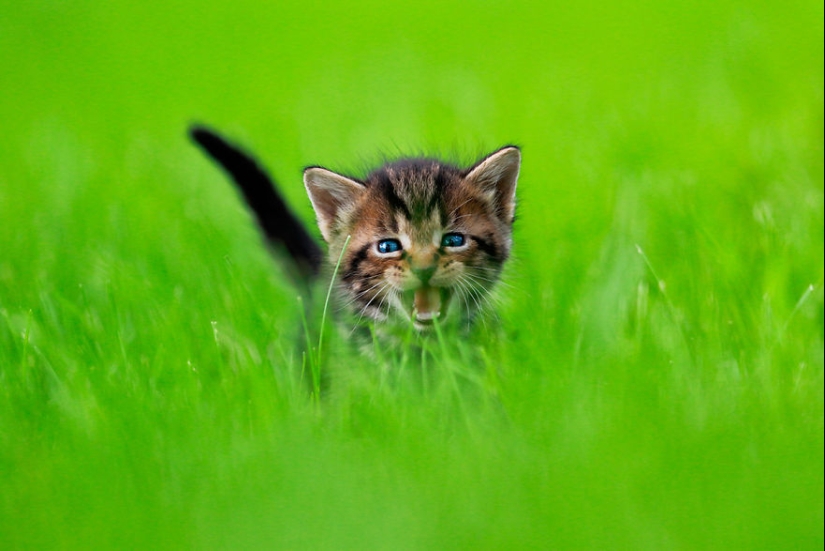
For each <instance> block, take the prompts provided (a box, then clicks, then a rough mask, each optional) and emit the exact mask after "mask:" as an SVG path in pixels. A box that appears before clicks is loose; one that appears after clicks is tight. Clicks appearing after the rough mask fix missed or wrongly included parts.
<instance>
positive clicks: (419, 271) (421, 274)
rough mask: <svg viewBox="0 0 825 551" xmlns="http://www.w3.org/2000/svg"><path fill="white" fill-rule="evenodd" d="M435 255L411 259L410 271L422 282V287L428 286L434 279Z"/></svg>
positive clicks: (429, 254) (418, 255) (424, 254)
mask: <svg viewBox="0 0 825 551" xmlns="http://www.w3.org/2000/svg"><path fill="white" fill-rule="evenodd" d="M436 261H437V258H436V255H435V253H423V254H417V255H414V256H412V258H411V259H410V270H412V273H414V274H415V276H416V277H417V278H418V279H420V280H421V284H422V285H426V284H427V283H428V282H429V281H430V278H431V277H433V274H434V273H435V269H436Z"/></svg>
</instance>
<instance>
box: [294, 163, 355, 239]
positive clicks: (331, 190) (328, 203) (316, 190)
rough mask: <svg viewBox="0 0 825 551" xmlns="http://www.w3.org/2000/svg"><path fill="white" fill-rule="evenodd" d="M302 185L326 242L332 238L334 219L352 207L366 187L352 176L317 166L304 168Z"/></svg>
mask: <svg viewBox="0 0 825 551" xmlns="http://www.w3.org/2000/svg"><path fill="white" fill-rule="evenodd" d="M304 186H306V188H307V193H308V194H309V200H310V201H311V202H312V208H313V209H315V216H316V217H317V218H318V228H320V230H321V235H323V236H324V240H325V241H326V242H327V243H329V242H330V239H331V238H332V229H333V228H334V227H335V221H336V220H337V219H339V218H340V217H341V215H342V214H343V213H345V212H346V211H347V210H348V209H350V208H352V206H353V205H355V202H356V201H357V200H358V198H359V197H361V195H362V194H363V193H364V192H365V191H366V189H367V188H365V187H364V184H362V183H360V182H358V181H356V180H353V179H352V178H347V177H346V176H342V175H341V174H337V173H335V172H332V171H331V170H327V169H325V168H321V167H317V166H313V167H310V168H307V169H306V170H304Z"/></svg>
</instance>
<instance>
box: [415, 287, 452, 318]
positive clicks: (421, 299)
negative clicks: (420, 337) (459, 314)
mask: <svg viewBox="0 0 825 551" xmlns="http://www.w3.org/2000/svg"><path fill="white" fill-rule="evenodd" d="M448 298H449V296H448V294H447V289H444V288H441V287H429V286H424V287H419V288H418V289H416V290H415V291H414V293H413V308H412V318H413V320H414V321H415V323H416V325H423V326H426V325H432V324H433V322H434V321H435V320H437V319H439V318H441V317H443V316H444V314H446V312H447V303H448V302H449V301H448Z"/></svg>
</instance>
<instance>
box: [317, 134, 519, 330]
mask: <svg viewBox="0 0 825 551" xmlns="http://www.w3.org/2000/svg"><path fill="white" fill-rule="evenodd" d="M520 161H521V155H520V152H519V150H518V149H517V148H515V147H512V146H510V147H505V148H503V149H500V150H498V151H496V152H494V153H492V154H491V155H489V156H488V157H485V158H484V159H482V160H481V161H480V162H479V163H477V164H476V165H474V166H473V167H470V168H469V169H466V170H461V169H459V168H457V167H455V166H453V165H450V164H446V163H443V162H440V161H436V160H432V159H405V160H401V161H397V162H394V163H391V164H387V165H385V166H383V167H381V168H379V169H378V170H376V171H374V172H373V173H371V174H370V175H369V176H368V177H367V178H366V179H365V180H363V181H362V180H356V179H354V178H348V177H346V176H343V175H340V174H336V173H333V172H330V171H328V170H326V169H323V168H320V167H311V168H308V169H307V170H306V171H305V172H304V183H305V185H306V187H307V191H308V193H309V196H310V199H311V200H312V204H313V206H314V208H315V212H316V215H317V218H318V225H319V227H320V228H321V232H322V234H323V236H324V239H325V240H326V241H327V243H328V245H329V260H330V261H332V262H336V261H337V259H338V257H339V255H341V249H342V247H343V246H344V243H345V242H346V240H347V236H349V243H348V245H347V250H346V251H344V253H343V256H342V263H341V267H340V271H339V281H338V288H339V290H340V295H341V296H342V298H343V299H344V300H345V302H346V304H349V305H351V309H352V310H354V311H355V312H356V313H357V314H358V315H359V316H362V317H367V318H371V319H374V320H381V321H384V320H389V319H393V318H395V319H400V320H412V321H413V322H414V323H415V326H416V327H417V328H418V329H422V328H424V327H425V326H426V325H428V324H429V323H430V322H431V321H432V319H434V318H440V319H442V320H443V319H444V318H446V317H447V316H448V315H449V314H451V311H452V312H455V314H453V315H452V317H458V318H460V319H462V320H464V321H467V322H469V321H470V320H472V318H473V317H474V316H475V314H476V312H477V311H478V309H479V308H481V307H482V306H483V305H484V304H485V303H486V302H487V301H488V298H489V292H490V290H491V289H492V287H493V286H494V284H495V283H496V281H497V280H498V278H499V275H500V273H501V270H502V268H503V266H504V263H505V262H506V261H507V259H508V258H509V256H510V249H511V247H512V224H513V214H514V208H515V189H516V181H517V179H518V171H519V165H520ZM447 234H459V235H461V236H463V237H464V244H463V245H462V246H460V247H445V246H443V243H442V239H443V237H444V236H445V235H447ZM385 239H397V240H398V242H400V244H401V247H402V248H401V250H400V251H398V252H397V253H394V254H381V253H380V252H379V251H378V249H377V245H378V243H379V242H381V241H382V240H385ZM451 303H454V306H453V307H452V310H451V308H450V304H451Z"/></svg>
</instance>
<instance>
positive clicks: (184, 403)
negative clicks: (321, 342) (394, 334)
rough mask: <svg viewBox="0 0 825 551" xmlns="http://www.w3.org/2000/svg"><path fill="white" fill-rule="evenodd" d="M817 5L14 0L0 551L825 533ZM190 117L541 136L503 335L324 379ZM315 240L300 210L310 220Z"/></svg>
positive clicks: (818, 543)
mask: <svg viewBox="0 0 825 551" xmlns="http://www.w3.org/2000/svg"><path fill="white" fill-rule="evenodd" d="M822 66H823V8H822V3H821V2H815V1H796V0H794V1H791V2H781V3H780V2H754V1H751V2H746V1H735V0H734V1H730V0H723V1H704V0H701V1H698V2H687V1H682V0H679V1H672V2H661V1H656V2H654V1H637V2H626V1H619V2H611V3H586V2H577V3H570V2H559V1H551V2H510V3H503V2H472V3H469V2H431V1H424V2H417V3H415V4H411V5H403V4H388V3H384V2H359V3H324V2H314V1H306V2H302V3H264V2H252V1H248V0H236V1H234V2H224V3H217V2H215V3H210V2H203V1H201V2H193V1H180V2H177V1H174V2H166V3H159V2H158V3H152V2H145V3H140V2H120V1H112V2H105V3H104V2H47V1H33V2H11V1H9V0H2V5H1V6H0V547H3V548H6V549H11V548H98V547H118V548H158V547H169V548H181V547H194V548H231V549H239V548H257V547H262V548H288V549H323V548H328V549H486V548H489V549H525V548H537V549H821V548H822V545H823V497H822V496H823V285H822V284H823V130H822V129H823V69H822ZM193 121H200V122H206V123H209V124H212V125H214V126H215V127H217V128H219V129H221V130H222V131H224V132H226V133H227V135H229V136H231V137H232V138H233V139H235V140H237V141H239V142H241V143H243V144H244V145H245V146H246V147H248V148H249V149H250V150H252V151H255V152H256V154H258V155H259V156H260V158H261V159H263V160H264V162H265V164H266V165H267V166H268V168H269V169H270V170H271V171H272V173H273V174H275V175H276V176H277V178H278V180H279V182H280V184H281V188H282V190H283V193H284V194H285V195H286V196H287V197H288V198H289V199H290V201H291V202H292V204H293V205H295V208H296V210H297V211H298V212H299V213H300V215H301V216H302V217H303V218H304V219H305V220H307V221H308V222H309V223H311V221H312V213H311V210H310V208H309V203H308V200H307V199H306V196H305V194H304V191H303V187H302V185H301V182H300V171H301V168H302V167H303V166H306V165H310V164H321V165H324V166H328V167H330V168H332V169H336V170H340V171H350V172H353V173H354V174H355V175H356V176H357V175H362V174H363V171H364V170H366V169H367V168H368V167H370V166H374V165H375V164H376V163H379V162H380V161H381V160H382V159H383V158H385V157H394V156H398V155H401V154H417V153H427V154H438V155H442V156H445V157H447V158H450V159H453V160H456V161H460V162H472V160H474V159H475V158H476V157H477V156H478V155H481V154H483V153H485V152H487V151H490V150H492V149H494V148H496V147H499V146H501V145H504V144H507V143H515V144H518V145H520V146H521V147H522V150H523V156H524V160H523V166H522V171H521V177H520V182H519V190H518V195H519V219H518V221H517V225H516V232H515V251H514V252H515V258H514V260H513V261H512V262H511V263H510V265H509V267H508V271H507V277H506V285H504V286H502V288H501V290H500V291H501V292H500V293H499V296H500V303H501V304H500V306H499V309H498V312H499V316H500V325H501V327H502V329H501V331H498V332H497V331H495V330H489V328H488V327H482V328H480V329H479V330H478V331H476V332H475V333H474V334H473V335H472V336H471V337H470V338H464V337H461V336H458V335H450V334H446V335H445V336H444V338H443V339H441V340H440V341H437V342H436V341H434V342H431V343H429V344H427V343H425V349H426V350H425V351H424V352H423V353H420V351H418V349H417V348H416V347H414V346H411V347H410V348H409V350H396V351H392V353H391V354H388V355H386V356H385V355H383V354H381V352H382V351H380V350H379V351H377V353H376V357H369V356H361V355H359V354H357V353H353V352H352V351H351V350H350V349H349V348H348V347H347V346H345V345H343V344H342V343H341V342H340V341H335V340H333V341H331V342H330V344H329V346H330V349H331V351H332V353H331V354H329V355H328V356H327V357H326V359H325V360H324V361H323V363H322V364H321V369H322V370H324V371H328V372H330V373H332V374H333V376H332V380H333V384H332V387H331V390H330V393H329V395H328V396H326V397H325V398H324V399H322V400H320V401H319V400H315V399H312V398H310V397H309V396H308V395H307V393H306V391H305V389H304V387H303V386H302V385H301V383H300V382H299V376H298V373H299V372H300V370H301V369H302V365H303V363H302V358H301V347H300V346H299V345H298V344H297V343H298V338H299V337H300V334H301V330H300V325H301V324H300V322H299V319H300V316H299V304H298V300H297V298H296V296H295V295H296V293H295V291H294V289H292V288H291V287H290V284H289V282H288V281H287V279H286V278H285V277H284V276H283V274H282V273H281V272H280V270H279V269H278V266H277V264H275V263H273V262H272V260H271V259H270V258H269V257H268V256H267V254H266V251H265V250H264V249H263V247H262V246H261V242H260V239H259V237H258V235H257V233H256V229H255V228H254V226H253V225H252V223H251V222H250V218H249V216H248V214H247V213H246V212H245V210H244V209H243V206H242V205H241V204H240V201H239V200H238V199H237V196H236V194H235V192H234V191H233V189H232V187H231V186H230V185H229V184H227V183H226V181H225V179H224V177H223V176H222V175H221V174H220V172H219V171H218V170H216V169H215V167H214V166H212V165H211V164H210V163H209V162H208V161H206V160H205V159H204V158H203V157H202V155H201V154H200V153H199V152H198V151H197V150H196V149H195V148H194V147H192V146H191V144H189V143H188V142H187V139H186V137H185V130H186V128H187V126H188V124H190V123H191V122H193ZM313 230H314V225H313Z"/></svg>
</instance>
